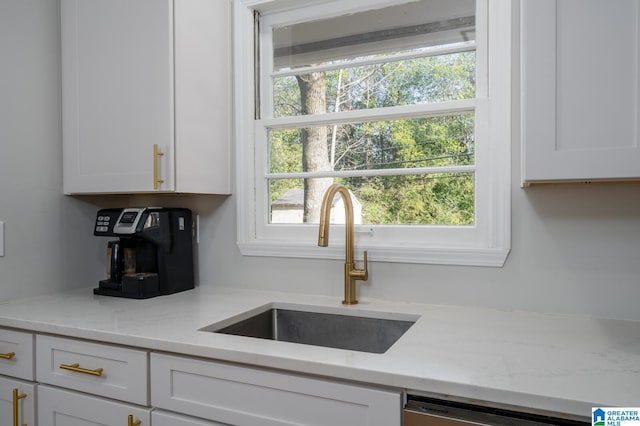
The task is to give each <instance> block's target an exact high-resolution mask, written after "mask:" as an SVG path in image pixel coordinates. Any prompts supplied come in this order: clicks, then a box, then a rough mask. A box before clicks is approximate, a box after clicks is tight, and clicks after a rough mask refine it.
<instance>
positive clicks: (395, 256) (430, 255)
mask: <svg viewBox="0 0 640 426" xmlns="http://www.w3.org/2000/svg"><path fill="white" fill-rule="evenodd" d="M238 248H239V249H240V252H241V253H242V254H243V255H245V256H264V257H288V258H307V259H344V246H340V245H336V246H333V247H318V246H316V245H315V244H313V243H311V242H295V241H270V240H263V241H257V240H255V241H251V242H238ZM363 250H367V252H368V258H369V261H372V262H393V263H420V264H434V265H458V266H487V267H498V268H500V267H502V266H504V263H505V261H506V259H507V256H508V255H509V249H508V248H477V247H474V248H471V247H409V246H402V247H400V246H385V247H357V248H356V257H357V258H358V259H360V260H361V259H362V252H363Z"/></svg>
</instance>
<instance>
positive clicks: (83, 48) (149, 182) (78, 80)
mask: <svg viewBox="0 0 640 426" xmlns="http://www.w3.org/2000/svg"><path fill="white" fill-rule="evenodd" d="M61 7H62V10H61V16H62V27H61V29H62V76H63V86H62V90H63V137H64V144H65V146H64V174H65V180H64V183H65V192H68V193H77V192H85V191H86V192H129V191H132V192H135V191H153V187H154V185H153V171H154V164H153V145H154V144H157V145H158V146H159V147H160V149H161V150H162V151H163V152H164V153H165V155H164V156H162V157H161V160H160V161H161V164H160V173H161V175H162V179H164V181H165V182H164V184H163V186H162V189H165V190H173V187H174V182H173V165H172V158H173V144H174V138H173V134H174V119H173V105H174V90H173V37H172V28H173V2H172V1H171V0H136V1H129V0H98V1H90V2H89V1H83V0H63V1H62V3H61Z"/></svg>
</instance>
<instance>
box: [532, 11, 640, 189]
mask: <svg viewBox="0 0 640 426" xmlns="http://www.w3.org/2000/svg"><path fill="white" fill-rule="evenodd" d="M521 17H522V20H521V23H522V76H523V79H522V95H523V98H522V118H523V122H522V125H523V129H522V130H523V132H522V135H523V152H522V157H523V161H522V167H523V170H522V172H523V182H524V183H525V184H527V183H531V182H544V181H591V180H619V179H623V180H624V179H637V178H640V147H639V136H640V135H639V134H638V130H639V129H638V124H639V121H638V118H639V114H640V111H639V109H638V108H639V100H640V96H639V94H640V92H639V89H640V87H639V85H638V82H639V75H638V72H639V68H638V63H639V40H640V37H639V35H638V30H639V28H640V26H639V23H640V2H638V1H637V0H616V1H614V2H612V1H608V0H562V1H557V0H536V1H525V2H522V10H521Z"/></svg>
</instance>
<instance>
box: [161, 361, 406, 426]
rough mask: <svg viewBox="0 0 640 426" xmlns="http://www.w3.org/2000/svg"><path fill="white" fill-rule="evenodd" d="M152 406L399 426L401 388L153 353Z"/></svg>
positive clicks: (209, 414) (309, 424)
mask: <svg viewBox="0 0 640 426" xmlns="http://www.w3.org/2000/svg"><path fill="white" fill-rule="evenodd" d="M151 405H152V406H154V407H158V408H162V409H166V410H171V411H174V412H179V413H185V414H188V415H193V416H196V417H200V418H205V419H212V420H214V421H219V422H223V423H228V424H232V425H243V426H284V425H298V426H303V425H304V426H325V425H349V426H400V416H401V412H400V410H401V398H400V392H394V391H391V390H382V389H376V388H371V387H367V386H356V385H354V384H349V383H342V382H335V381H330V380H322V379H318V378H311V377H305V376H300V375H295V374H286V373H280V372H274V371H269V370H263V369H258V368H249V367H242V366H238V365H232V364H226V363H219V362H212V361H206V360H199V359H191V358H183V357H176V356H170V355H163V354H157V353H152V354H151Z"/></svg>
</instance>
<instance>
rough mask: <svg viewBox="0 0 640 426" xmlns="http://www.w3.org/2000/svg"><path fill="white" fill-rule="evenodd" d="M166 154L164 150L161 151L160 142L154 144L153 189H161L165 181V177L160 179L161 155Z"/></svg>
mask: <svg viewBox="0 0 640 426" xmlns="http://www.w3.org/2000/svg"><path fill="white" fill-rule="evenodd" d="M163 155H164V152H162V151H160V148H159V147H158V144H157V143H156V144H153V189H156V190H157V189H159V188H160V184H161V183H164V180H163V179H160V172H159V170H160V157H162V156H163Z"/></svg>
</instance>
